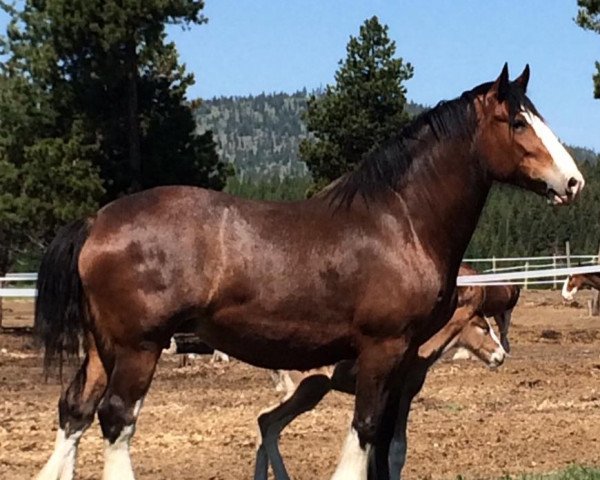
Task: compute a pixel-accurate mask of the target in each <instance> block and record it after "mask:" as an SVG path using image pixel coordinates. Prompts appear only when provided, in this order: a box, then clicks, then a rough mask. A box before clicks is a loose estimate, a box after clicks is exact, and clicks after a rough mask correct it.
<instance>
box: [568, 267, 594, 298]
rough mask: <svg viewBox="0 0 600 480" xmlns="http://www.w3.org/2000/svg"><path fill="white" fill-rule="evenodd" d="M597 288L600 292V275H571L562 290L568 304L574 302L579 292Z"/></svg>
mask: <svg viewBox="0 0 600 480" xmlns="http://www.w3.org/2000/svg"><path fill="white" fill-rule="evenodd" d="M589 288H595V289H596V290H600V273H578V274H575V275H569V276H568V277H567V278H566V279H565V283H564V284H563V288H562V297H563V298H564V299H565V300H567V301H568V302H572V301H573V297H574V295H575V294H576V293H577V291H578V290H585V289H589Z"/></svg>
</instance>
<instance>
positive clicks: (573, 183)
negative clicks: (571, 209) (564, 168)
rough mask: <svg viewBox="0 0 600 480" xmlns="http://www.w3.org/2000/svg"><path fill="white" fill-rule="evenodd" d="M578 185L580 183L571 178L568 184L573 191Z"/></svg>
mask: <svg viewBox="0 0 600 480" xmlns="http://www.w3.org/2000/svg"><path fill="white" fill-rule="evenodd" d="M578 183H579V180H577V179H576V178H575V177H571V178H569V181H568V182H567V186H568V187H569V189H570V190H573V188H574V187H576V186H577V184H578Z"/></svg>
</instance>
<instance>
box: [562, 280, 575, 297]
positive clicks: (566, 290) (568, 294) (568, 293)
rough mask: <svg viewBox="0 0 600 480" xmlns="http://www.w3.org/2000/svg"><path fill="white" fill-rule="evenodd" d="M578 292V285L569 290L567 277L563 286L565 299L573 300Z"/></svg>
mask: <svg viewBox="0 0 600 480" xmlns="http://www.w3.org/2000/svg"><path fill="white" fill-rule="evenodd" d="M576 292H577V287H574V288H573V289H572V290H569V277H567V278H566V280H565V283H564V284H563V288H562V296H563V298H564V299H565V300H567V301H569V302H572V301H573V295H575V293H576Z"/></svg>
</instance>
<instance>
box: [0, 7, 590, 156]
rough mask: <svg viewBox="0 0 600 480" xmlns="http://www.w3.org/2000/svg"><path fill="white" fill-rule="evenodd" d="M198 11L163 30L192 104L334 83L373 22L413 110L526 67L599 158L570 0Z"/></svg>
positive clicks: (545, 105) (559, 120)
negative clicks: (382, 29)
mask: <svg viewBox="0 0 600 480" xmlns="http://www.w3.org/2000/svg"><path fill="white" fill-rule="evenodd" d="M205 1H206V8H205V14H206V16H207V17H208V18H209V23H208V24H206V25H201V26H194V27H192V28H191V29H190V30H186V31H183V30H182V29H181V28H180V27H170V28H169V34H170V38H171V39H173V40H174V41H175V42H176V44H177V47H178V49H179V52H180V55H181V59H182V61H183V62H185V63H186V65H187V68H188V70H189V71H191V72H193V73H194V74H195V76H196V85H195V86H194V87H193V88H192V89H191V90H190V92H189V96H190V98H195V97H200V98H210V97H213V96H220V95H245V94H248V93H254V94H257V93H261V92H281V91H283V92H293V91H295V90H299V89H301V88H302V87H306V88H308V89H309V90H310V89H313V88H316V87H320V86H324V85H326V84H328V83H332V82H333V75H334V73H335V70H336V69H337V67H338V61H339V60H340V59H342V58H344V57H345V48H346V43H347V42H348V38H349V36H350V35H356V34H357V33H358V29H359V26H360V25H361V23H362V22H363V21H364V20H365V19H366V18H368V17H370V16H372V15H378V16H379V19H380V20H381V22H382V23H385V24H387V25H389V27H390V30H389V34H390V37H391V38H392V39H393V40H395V42H396V44H397V51H398V55H399V56H402V57H403V58H404V59H405V60H407V61H410V62H411V63H412V64H413V65H414V67H415V76H414V77H413V78H412V79H411V80H410V81H409V82H407V88H408V97H409V98H410V99H411V100H414V101H416V102H419V103H423V104H426V105H434V104H435V103H437V102H438V101H439V100H442V99H449V98H454V97H456V96H458V95H459V94H460V93H461V92H462V91H464V90H466V89H468V88H471V87H473V86H475V85H477V84H479V83H481V82H484V81H488V80H492V79H494V78H495V77H496V76H497V75H498V74H499V73H500V70H501V68H502V65H503V64H504V62H505V61H508V63H509V67H510V69H511V75H512V76H515V75H518V74H519V73H520V72H521V70H522V69H523V67H524V66H525V64H526V63H529V64H530V66H531V69H532V76H531V81H530V84H529V96H530V98H531V99H532V100H533V102H534V103H535V104H536V106H537V107H538V109H539V110H540V112H541V113H542V114H543V115H544V116H545V118H546V120H547V121H548V123H549V124H550V126H551V127H552V129H553V130H554V131H555V133H556V134H557V135H558V136H559V137H560V138H561V139H562V140H563V141H565V142H567V143H569V144H573V145H579V146H587V147H591V148H594V149H595V150H596V151H598V152H600V100H594V99H593V95H592V91H593V86H592V74H593V73H594V61H595V60H600V35H597V34H594V33H592V32H586V31H584V30H582V29H581V28H579V27H578V26H577V25H576V24H575V22H574V21H573V18H574V17H575V15H576V14H577V5H576V0H527V1H521V2H517V1H509V0H486V1H479V0H453V1H450V0H429V1H426V2H425V1H416V0H205ZM5 23H6V20H5V17H3V16H0V26H4V25H5Z"/></svg>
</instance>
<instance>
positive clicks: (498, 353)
mask: <svg viewBox="0 0 600 480" xmlns="http://www.w3.org/2000/svg"><path fill="white" fill-rule="evenodd" d="M485 321H486V322H487V324H488V327H489V329H490V330H489V332H490V337H492V340H493V341H494V343H495V344H496V350H494V353H492V355H491V356H490V364H491V365H493V366H495V365H500V364H502V362H504V357H506V350H504V347H503V346H502V343H501V342H500V339H499V338H498V335H496V332H495V331H494V329H493V328H492V325H491V324H490V321H489V320H488V319H487V318H486V319H485Z"/></svg>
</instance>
